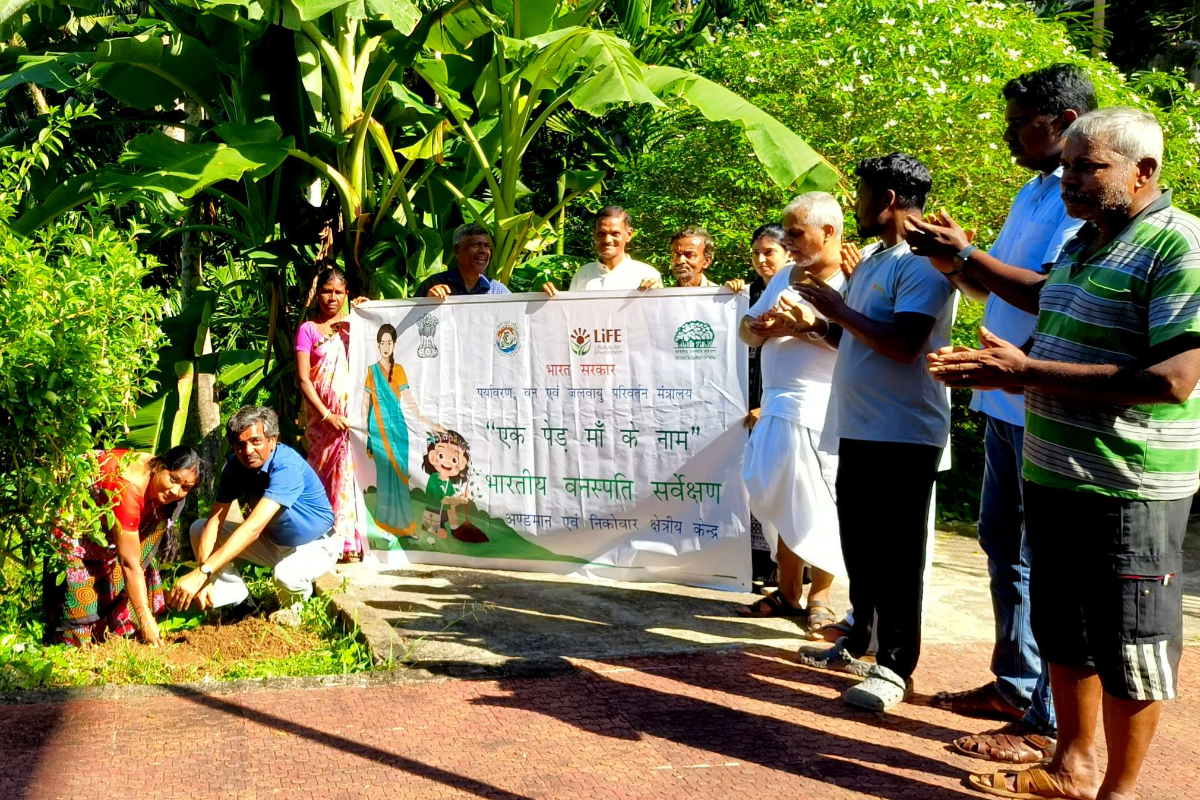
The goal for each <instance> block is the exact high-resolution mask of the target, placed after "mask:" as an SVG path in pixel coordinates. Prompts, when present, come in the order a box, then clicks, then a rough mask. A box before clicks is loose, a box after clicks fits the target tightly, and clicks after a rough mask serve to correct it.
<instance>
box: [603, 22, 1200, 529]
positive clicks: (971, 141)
mask: <svg viewBox="0 0 1200 800" xmlns="http://www.w3.org/2000/svg"><path fill="white" fill-rule="evenodd" d="M778 15H779V18H777V19H776V21H775V23H774V24H773V25H771V26H768V27H766V28H763V29H759V30H752V31H742V30H737V29H735V30H732V31H730V32H729V33H728V34H727V35H725V36H723V37H722V38H720V39H718V40H717V42H716V43H715V44H714V45H712V46H711V47H708V48H705V49H703V50H701V51H699V52H697V53H696V54H695V58H696V65H695V66H696V69H697V71H698V72H700V73H701V74H703V75H705V76H706V77H709V78H712V79H714V80H718V81H720V82H721V83H723V84H724V85H726V86H728V87H730V88H734V89H736V90H737V91H739V92H741V93H742V94H743V95H744V96H745V97H747V99H749V100H751V101H752V102H754V103H757V104H758V105H760V106H761V107H763V108H765V109H767V110H768V111H770V112H771V113H773V114H775V115H776V116H778V117H779V118H780V119H782V120H783V121H784V122H786V123H787V124H788V125H790V126H791V127H792V129H793V130H796V131H798V132H799V133H800V134H801V135H802V136H804V138H805V139H806V140H807V141H808V143H809V144H811V145H812V146H813V147H815V148H816V149H817V150H818V151H819V152H821V153H822V154H824V155H825V156H826V158H828V159H829V160H830V161H831V162H832V163H833V164H834V165H835V166H836V167H838V168H839V169H840V170H842V171H843V172H844V173H845V174H846V175H847V180H846V181H845V182H844V183H843V185H842V186H841V187H840V188H839V189H838V190H836V191H835V193H837V194H839V195H840V198H839V199H841V200H842V202H843V204H844V207H845V208H847V209H850V208H852V201H853V198H852V197H851V196H850V195H851V193H852V191H853V177H852V176H853V168H854V165H855V163H856V162H857V161H858V160H859V159H860V158H862V157H864V156H869V155H881V154H884V153H888V152H891V151H893V150H904V151H907V152H909V153H912V154H914V155H916V156H918V157H920V158H921V159H922V160H924V161H925V162H926V163H927V164H928V165H929V167H930V170H931V171H932V173H933V178H934V185H933V195H932V197H931V199H930V204H931V205H930V207H931V208H936V207H939V206H944V207H945V208H947V209H948V210H949V211H950V212H951V213H952V214H954V215H955V216H956V217H957V218H958V219H959V220H960V221H961V222H963V223H964V224H965V225H966V226H967V227H975V228H977V229H978V235H979V241H980V243H982V244H985V245H987V244H990V243H991V242H992V241H993V239H994V238H995V236H996V234H997V233H998V232H999V229H1000V226H1001V224H1002V222H1003V220H1004V217H1005V215H1006V214H1007V211H1008V207H1009V204H1010V203H1011V201H1012V198H1013V196H1014V195H1015V194H1016V192H1017V190H1018V189H1019V188H1020V186H1021V184H1022V183H1023V182H1025V181H1026V180H1028V179H1029V177H1030V174H1029V173H1028V172H1025V171H1023V170H1022V169H1020V168H1019V167H1016V166H1015V165H1013V164H1012V161H1011V158H1010V157H1009V155H1008V153H1007V151H1006V149H1005V147H1004V144H1003V142H1001V140H1000V134H1001V132H1002V126H1003V118H1004V101H1003V99H1002V97H1001V94H1000V90H1001V88H1002V87H1003V85H1004V83H1005V81H1007V80H1008V79H1009V78H1012V77H1014V76H1016V75H1018V74H1020V73H1022V72H1025V71H1028V70H1031V69H1034V68H1037V67H1041V66H1045V65H1046V64H1049V63H1053V62H1056V61H1073V62H1077V63H1081V64H1084V65H1085V66H1086V67H1087V69H1088V70H1089V71H1090V72H1091V74H1092V76H1093V78H1094V80H1095V82H1096V85H1097V90H1098V93H1099V95H1100V100H1101V102H1102V103H1103V104H1105V105H1113V104H1117V103H1121V104H1136V105H1142V106H1146V107H1151V106H1150V101H1148V100H1147V99H1146V96H1145V95H1143V94H1139V93H1138V92H1137V91H1135V90H1134V88H1133V87H1132V86H1131V85H1129V84H1127V83H1126V81H1125V79H1124V76H1122V75H1120V74H1119V73H1118V72H1117V70H1116V68H1115V67H1113V66H1112V65H1111V64H1109V63H1107V62H1104V61H1100V60H1095V59H1091V58H1087V57H1085V56H1083V55H1082V54H1080V53H1078V52H1076V51H1075V49H1074V47H1073V46H1071V44H1070V43H1069V42H1068V41H1067V38H1066V36H1065V32H1064V29H1063V28H1062V27H1061V26H1060V25H1058V24H1053V23H1048V22H1045V21H1041V20H1038V19H1037V18H1036V17H1035V16H1034V15H1033V14H1032V13H1031V12H1030V11H1029V10H1028V9H1027V8H1026V7H1025V6H1023V5H1021V4H1016V3H1014V4H1011V5H1006V4H1004V3H999V2H993V3H970V2H963V0H923V2H917V1H914V2H895V0H829V2H828V3H812V2H803V3H797V4H789V5H787V6H786V7H781V8H780V9H779V11H778ZM1149 83H1153V86H1154V88H1155V90H1156V96H1162V94H1163V87H1164V85H1166V86H1168V87H1169V88H1170V89H1171V90H1172V91H1171V97H1172V99H1173V100H1174V103H1173V105H1172V106H1171V107H1170V109H1169V110H1164V109H1161V108H1155V110H1156V113H1158V116H1159V119H1160V120H1161V121H1162V123H1163V125H1164V127H1165V129H1166V131H1167V136H1168V148H1167V155H1166V158H1165V162H1166V166H1165V169H1164V171H1163V182H1164V184H1165V185H1167V186H1170V187H1173V188H1174V189H1175V190H1176V197H1177V201H1178V202H1180V203H1181V205H1183V206H1184V207H1186V208H1192V209H1195V208H1196V207H1197V206H1200V162H1198V161H1197V156H1198V154H1200V146H1198V144H1197V130H1200V128H1198V127H1197V124H1196V122H1195V121H1194V120H1193V117H1194V116H1195V115H1196V112H1197V108H1198V105H1200V101H1198V99H1197V94H1196V92H1195V90H1193V89H1190V88H1189V87H1188V86H1187V85H1186V82H1185V81H1183V80H1182V78H1180V77H1179V76H1174V75H1161V74H1160V75H1159V76H1157V77H1156V78H1155V80H1154V81H1151V82H1147V81H1146V80H1145V79H1144V78H1139V81H1138V84H1139V87H1141V86H1143V85H1144V88H1147V89H1148V88H1150V86H1149ZM622 177H623V179H622V182H621V184H620V185H619V186H617V187H615V189H616V193H617V194H618V195H619V197H615V198H613V199H614V200H616V201H619V202H622V203H623V204H624V205H625V206H626V207H627V208H628V209H629V210H630V212H631V213H632V214H633V217H634V220H635V225H636V226H637V227H638V228H639V229H640V236H639V244H641V245H642V246H641V247H640V248H638V253H639V256H641V257H643V258H645V259H647V260H650V261H651V262H652V263H655V265H656V266H658V267H660V268H664V272H666V270H665V267H666V266H667V259H666V254H667V249H666V242H667V241H668V240H669V237H670V233H671V231H672V230H673V229H676V228H678V227H680V226H682V225H687V224H702V225H705V226H706V227H707V228H708V229H709V230H710V231H711V232H712V233H713V235H714V237H715V239H716V241H717V261H716V265H715V268H714V273H713V277H714V278H721V279H725V278H727V277H731V276H733V275H743V274H745V273H746V271H747V269H748V267H747V261H746V255H747V252H748V249H749V242H747V241H746V236H747V235H748V232H749V231H751V230H753V229H754V228H755V227H756V226H757V225H759V224H760V223H762V222H765V221H771V220H775V219H776V218H777V217H778V210H779V208H780V207H781V206H782V205H783V204H784V203H785V202H786V201H787V199H788V198H789V196H790V195H791V194H792V192H791V191H789V190H786V189H780V188H779V187H777V186H775V185H774V184H772V183H771V182H770V181H769V180H768V179H767V178H766V176H765V174H764V172H763V170H762V168H761V167H760V166H759V165H758V164H757V163H756V162H755V160H754V156H753V154H752V153H751V152H750V150H749V148H747V147H745V146H744V145H743V144H742V141H741V139H740V138H739V137H738V136H735V135H734V134H733V130H732V129H731V128H729V127H727V126H724V125H720V124H712V123H706V122H705V121H704V120H702V119H693V120H692V122H691V124H690V125H686V126H681V128H680V133H679V134H678V135H677V136H676V137H674V138H673V139H669V140H667V141H665V142H664V143H662V144H661V145H660V146H658V147H657V148H655V149H654V151H653V152H650V153H648V154H646V155H644V156H641V157H640V158H639V159H638V160H637V161H636V164H635V168H634V169H633V170H632V171H630V172H628V173H626V174H624V175H623V176H622ZM852 216H853V215H852V214H851V215H850V217H851V218H850V219H849V220H848V223H849V225H848V231H847V235H848V236H850V237H853V236H854V231H853V219H852ZM651 243H652V244H653V246H651ZM978 319H979V308H978V307H977V306H974V304H971V303H968V302H966V301H963V302H962V303H961V304H960V308H959V316H958V324H957V326H956V339H957V340H958V341H959V342H960V343H968V342H972V341H974V330H975V327H976V326H977V324H978ZM968 399H969V398H968V395H967V393H965V392H956V393H955V400H954V412H955V413H954V417H955V435H954V448H955V452H954V456H955V468H954V471H953V472H952V473H949V475H948V480H944V481H943V483H942V484H941V492H940V496H939V500H940V505H941V506H942V511H943V513H944V514H948V515H951V516H960V517H966V518H971V517H972V516H973V514H974V509H975V506H976V504H977V497H978V487H979V478H980V476H981V474H982V442H981V441H980V436H979V433H980V431H981V430H982V427H981V426H980V424H979V421H978V420H975V419H972V418H971V416H969V412H966V411H965V406H966V402H967V400H968Z"/></svg>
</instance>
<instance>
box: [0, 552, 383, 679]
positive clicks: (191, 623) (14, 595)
mask: <svg viewBox="0 0 1200 800" xmlns="http://www.w3.org/2000/svg"><path fill="white" fill-rule="evenodd" d="M7 572H8V571H6V573H7ZM3 577H4V579H5V580H4V581H3V585H2V590H0V595H2V598H0V600H2V601H0V691H15V690H23V689H36V688H41V687H54V686H95V685H102V684H106V683H121V684H155V683H184V682H192V681H201V680H235V679H239V678H268V677H285V676H305V675H340V674H349V673H355V672H364V671H368V670H371V669H373V668H374V663H373V659H372V657H371V653H370V651H369V650H368V648H367V646H366V644H365V643H363V642H362V641H361V640H360V638H359V636H358V630H357V628H355V629H353V630H349V631H347V630H346V629H345V627H344V626H343V624H342V622H341V620H340V619H338V617H337V615H336V613H335V611H334V609H333V607H332V603H331V600H330V598H328V597H314V598H312V599H310V600H309V601H307V602H306V603H305V606H304V611H303V614H302V620H301V625H300V627H299V628H296V629H288V628H283V627H280V626H277V625H271V624H269V623H267V622H265V621H264V620H263V619H262V618H263V617H265V614H266V610H267V609H269V608H271V607H272V606H273V604H274V593H273V591H272V587H271V581H270V572H269V571H268V570H266V569H263V568H261V567H253V568H247V569H246V570H245V571H244V577H245V578H246V583H247V586H248V587H249V588H250V593H251V598H252V599H253V600H254V601H255V602H256V603H257V605H258V606H259V609H260V611H259V612H258V613H256V614H255V615H254V616H255V617H257V619H254V620H245V621H243V622H242V623H238V624H237V625H226V626H224V627H225V629H226V630H225V631H224V633H225V634H227V635H228V634H232V633H234V632H235V629H236V632H237V633H238V635H236V636H229V637H228V638H229V639H230V645H231V647H232V649H233V650H236V651H237V652H232V651H229V650H227V651H226V652H221V649H220V648H219V647H218V648H216V649H204V648H197V647H192V646H191V645H190V644H171V645H167V646H166V647H163V648H148V647H146V646H144V645H142V644H141V643H140V642H139V641H138V640H136V639H132V638H131V639H118V640H110V641H109V642H106V643H105V644H103V645H102V646H100V647H96V648H92V649H88V650H81V649H78V648H75V647H71V646H69V645H49V646H46V645H42V644H41V641H42V628H43V626H42V623H41V622H40V620H39V619H38V612H39V607H40V597H39V594H38V591H37V587H38V583H37V580H36V579H34V580H31V577H35V576H29V575H23V576H21V575H17V574H5V575H4V576H3ZM163 577H164V580H165V581H166V582H167V583H168V584H171V583H173V581H174V575H173V574H171V570H170V569H169V568H168V569H164V570H163ZM204 622H205V619H204V617H203V615H201V614H199V613H195V612H193V613H175V612H172V613H170V614H168V615H167V616H166V617H165V618H162V619H160V621H159V629H160V632H161V633H162V635H163V636H164V637H169V636H171V635H172V634H179V633H182V632H190V633H191V634H193V635H197V636H202V637H205V638H206V639H207V640H209V641H210V642H211V640H212V639H213V638H214V637H216V636H218V635H220V633H221V631H220V629H219V627H218V626H214V625H212V624H209V625H207V626H205V625H204ZM245 623H252V624H245ZM185 638H186V637H185ZM280 653H281V654H280Z"/></svg>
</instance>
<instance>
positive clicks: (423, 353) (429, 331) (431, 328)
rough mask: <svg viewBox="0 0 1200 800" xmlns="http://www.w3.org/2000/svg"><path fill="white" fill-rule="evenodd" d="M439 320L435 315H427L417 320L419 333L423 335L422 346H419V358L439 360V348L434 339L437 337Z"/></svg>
mask: <svg viewBox="0 0 1200 800" xmlns="http://www.w3.org/2000/svg"><path fill="white" fill-rule="evenodd" d="M437 327H438V319H437V317H435V316H434V315H433V314H426V315H425V316H423V317H421V318H420V319H418V320H417V333H419V334H420V335H421V344H419V345H418V346H417V358H437V354H438V346H437V344H435V343H434V341H433V337H434V336H436V335H437Z"/></svg>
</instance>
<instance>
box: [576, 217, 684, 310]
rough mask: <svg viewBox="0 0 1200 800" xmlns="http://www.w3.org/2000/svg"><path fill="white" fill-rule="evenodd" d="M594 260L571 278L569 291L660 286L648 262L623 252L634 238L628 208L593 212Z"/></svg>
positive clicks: (626, 289) (656, 275)
mask: <svg viewBox="0 0 1200 800" xmlns="http://www.w3.org/2000/svg"><path fill="white" fill-rule="evenodd" d="M594 236H595V241H596V260H595V261H593V262H591V263H589V264H584V265H583V266H582V267H580V268H579V271H578V272H576V273H575V277H573V278H572V279H571V286H570V290H571V291H572V292H594V291H603V290H609V291H630V290H631V289H641V290H643V291H644V290H646V289H661V288H662V285H663V284H662V277H661V276H660V275H659V274H658V270H656V269H655V268H654V267H652V266H650V265H649V264H643V263H642V262H641V261H635V260H634V259H632V258H630V257H629V254H628V253H626V252H625V246H626V245H628V244H629V240H630V239H632V238H633V225H632V222H631V220H630V219H629V212H627V211H626V210H625V209H623V208H621V207H620V206H605V207H604V208H602V209H600V213H599V214H597V215H596V226H595V229H594Z"/></svg>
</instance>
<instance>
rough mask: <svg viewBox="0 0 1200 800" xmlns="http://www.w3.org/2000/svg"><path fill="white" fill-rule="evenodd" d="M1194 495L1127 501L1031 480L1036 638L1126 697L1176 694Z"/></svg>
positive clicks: (1057, 658) (1028, 502) (1044, 649)
mask: <svg viewBox="0 0 1200 800" xmlns="http://www.w3.org/2000/svg"><path fill="white" fill-rule="evenodd" d="M1191 503H1192V499H1191V498H1190V497H1187V498H1183V499H1180V500H1125V499H1122V498H1117V497H1106V496H1104V495H1099V494H1093V493H1091V492H1073V491H1067V490H1064V489H1050V488H1047V487H1045V486H1040V485H1038V484H1035V483H1031V482H1029V481H1026V482H1025V530H1026V535H1027V536H1028V540H1029V549H1030V557H1031V560H1030V569H1029V602H1030V612H1031V617H1032V626H1033V636H1034V639H1036V640H1037V644H1038V649H1039V650H1040V651H1041V655H1042V658H1044V659H1045V660H1046V661H1047V662H1049V663H1051V664H1060V665H1063V666H1068V667H1092V668H1094V669H1095V670H1096V672H1097V673H1098V674H1099V676H1100V682H1101V683H1102V684H1103V686H1104V691H1105V692H1107V693H1108V694H1110V695H1112V696H1114V697H1118V698H1122V699H1126V700H1171V699H1173V698H1174V697H1175V690H1176V676H1177V674H1178V670H1179V657H1180V655H1181V653H1182V650H1183V588H1182V582H1181V581H1180V573H1181V572H1182V571H1183V536H1184V533H1185V531H1186V529H1187V519H1188V511H1189V509H1190V508H1191Z"/></svg>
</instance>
